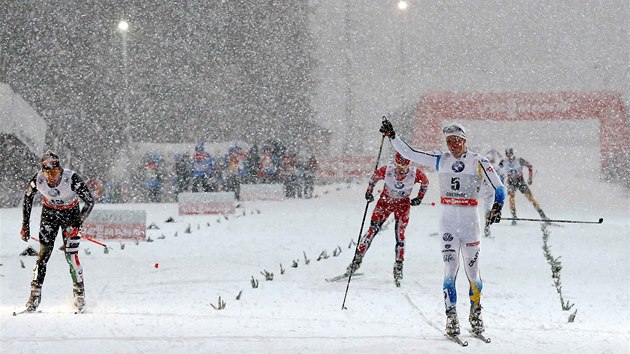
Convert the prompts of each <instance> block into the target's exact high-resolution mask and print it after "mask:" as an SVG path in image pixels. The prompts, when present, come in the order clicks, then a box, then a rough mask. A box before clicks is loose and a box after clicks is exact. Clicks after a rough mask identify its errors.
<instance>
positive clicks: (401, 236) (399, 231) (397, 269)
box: [394, 200, 411, 286]
mask: <svg viewBox="0 0 630 354" xmlns="http://www.w3.org/2000/svg"><path fill="white" fill-rule="evenodd" d="M410 208H411V206H410V204H409V202H408V201H407V200H403V202H402V203H401V204H400V205H398V206H397V207H396V209H395V210H394V219H395V220H396V226H395V228H394V233H395V235H396V247H395V262H394V282H395V283H396V286H400V280H402V278H403V261H404V260H405V230H406V229H407V224H408V223H409V210H410Z"/></svg>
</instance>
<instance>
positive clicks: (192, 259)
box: [0, 142, 630, 354]
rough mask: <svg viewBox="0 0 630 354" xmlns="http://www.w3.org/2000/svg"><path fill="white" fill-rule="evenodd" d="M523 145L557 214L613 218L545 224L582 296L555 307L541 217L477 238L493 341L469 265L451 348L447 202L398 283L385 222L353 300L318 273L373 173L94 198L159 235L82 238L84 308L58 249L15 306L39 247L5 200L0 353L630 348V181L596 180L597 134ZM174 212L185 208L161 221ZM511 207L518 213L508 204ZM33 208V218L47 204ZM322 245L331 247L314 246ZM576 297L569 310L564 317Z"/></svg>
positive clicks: (340, 264) (329, 265)
mask: <svg viewBox="0 0 630 354" xmlns="http://www.w3.org/2000/svg"><path fill="white" fill-rule="evenodd" d="M500 143H501V144H503V142H500ZM484 148H485V147H480V150H482V149H484ZM517 149H518V147H517ZM554 149H559V150H554V151H556V153H557V152H558V151H562V152H564V150H562V149H566V147H563V146H554ZM520 150H521V151H524V154H523V156H524V157H526V158H528V159H529V160H530V161H531V162H532V163H533V164H534V165H535V167H536V169H537V171H538V172H537V174H536V176H535V177H534V185H533V186H532V188H533V191H534V195H535V196H536V197H537V199H538V201H539V202H540V203H541V206H542V207H543V208H544V210H545V211H546V213H547V215H548V216H550V217H551V218H555V219H578V220H597V219H598V218H599V217H603V218H604V223H603V224H601V225H576V224H563V226H561V227H560V226H550V227H549V228H548V231H549V232H550V237H549V245H550V247H551V248H550V252H551V254H552V255H553V256H554V257H560V261H561V264H562V270H561V284H562V294H563V297H564V300H565V301H567V302H568V303H569V304H572V305H574V306H573V308H572V309H571V310H570V311H563V310H562V307H561V302H560V297H559V294H558V292H557V291H556V288H555V287H554V286H553V279H552V278H551V274H552V272H551V267H550V265H549V264H548V263H547V260H546V258H545V256H544V255H543V250H542V246H543V241H542V232H541V229H540V225H538V224H537V223H527V222H521V223H520V224H518V225H517V226H510V225H509V223H508V222H502V223H500V224H498V225H496V226H495V227H493V238H484V239H483V240H482V243H483V244H482V254H481V259H480V262H481V271H482V276H483V279H484V297H483V299H482V304H483V306H484V317H485V322H486V328H487V334H488V336H490V337H492V343H490V344H486V343H483V342H481V341H479V340H476V339H474V338H472V337H470V336H469V335H468V333H467V330H468V328H469V327H468V326H469V325H468V322H467V320H466V318H465V314H466V313H467V311H468V298H467V293H468V289H467V284H466V279H465V275H464V274H463V272H460V276H459V281H458V293H459V305H458V310H459V316H460V321H461V323H462V332H463V335H462V337H463V338H464V339H466V340H468V342H469V343H470V344H469V346H468V347H467V348H461V347H458V346H457V345H456V344H455V343H452V342H450V341H448V340H447V339H445V337H444V336H443V334H442V333H443V329H444V324H445V315H444V305H443V300H442V259H441V253H440V248H439V247H440V242H439V241H440V240H439V238H438V237H437V231H438V230H437V225H438V223H437V220H438V218H437V215H438V213H439V207H431V206H418V207H414V208H413V209H412V215H411V222H410V225H409V227H408V230H407V253H406V254H407V255H406V261H405V269H404V280H403V284H402V286H401V287H400V288H396V287H395V286H394V284H393V277H392V266H393V262H394V237H393V230H392V228H391V227H389V228H386V229H385V230H383V231H382V232H381V233H380V234H379V235H378V236H377V238H376V239H375V241H374V242H373V244H372V247H371V248H370V250H369V252H368V254H367V256H366V258H365V260H364V262H363V266H362V268H361V271H362V272H364V273H365V275H364V276H360V277H355V278H353V279H352V281H351V283H350V288H349V291H348V296H347V301H346V306H347V310H341V304H342V301H343V298H344V292H345V290H346V281H340V282H336V283H328V282H326V281H325V280H324V278H326V277H330V276H334V275H337V274H340V273H342V272H343V271H344V270H345V268H346V266H347V265H348V263H349V262H350V261H351V259H352V255H353V251H354V248H349V247H348V246H349V244H350V242H351V241H352V240H355V241H356V239H357V236H358V232H359V227H360V224H361V217H362V214H363V210H364V207H365V200H364V199H363V194H364V191H365V182H366V181H367V179H366V180H364V181H360V182H359V183H356V184H340V185H331V186H321V187H318V188H317V189H316V194H317V195H318V198H315V199H310V200H302V199H298V200H295V199H293V200H286V201H282V202H246V203H242V206H241V207H239V208H237V214H236V215H234V216H229V217H228V218H227V219H226V218H223V217H220V216H193V217H180V216H178V215H177V206H176V205H175V204H163V205H157V204H142V205H99V206H97V207H99V208H118V209H145V210H146V211H147V215H148V220H147V223H148V224H151V223H155V224H156V225H157V226H158V227H159V229H158V230H148V234H149V235H150V238H151V239H152V240H154V242H142V243H140V244H138V245H136V244H134V243H133V242H127V243H126V244H125V248H124V249H121V247H120V244H119V243H118V242H111V241H110V242H108V244H109V246H110V247H111V248H112V250H111V251H110V252H109V253H108V254H105V253H104V252H103V249H102V248H101V247H100V246H98V245H95V244H92V243H90V242H88V241H83V242H82V244H81V248H82V250H81V253H80V257H81V262H82V264H83V266H84V271H85V279H86V293H87V294H86V296H87V303H88V305H87V306H88V313H86V314H83V315H74V314H72V309H71V305H70V303H71V296H72V291H71V281H70V276H69V275H68V267H67V264H66V263H65V260H64V258H63V254H62V252H61V251H55V252H54V253H53V255H52V257H51V260H50V262H49V265H48V274H47V278H46V282H45V284H44V287H43V296H42V304H41V305H40V308H39V309H40V310H41V313H36V314H29V315H19V316H17V317H13V316H12V315H11V313H12V312H13V311H15V310H18V309H21V308H23V306H24V303H25V302H26V299H27V297H28V292H29V282H30V279H31V276H32V268H33V264H34V261H35V257H19V256H18V254H19V253H20V252H21V251H22V250H24V249H25V248H26V246H27V244H25V243H24V242H22V241H21V240H20V239H19V234H18V231H19V226H20V220H21V211H20V210H19V209H3V210H1V211H0V213H1V217H0V222H1V226H2V227H1V228H0V242H1V244H0V263H2V265H1V266H0V290H1V298H0V321H1V323H0V333H1V338H0V352H2V353H40V354H44V353H64V354H71V353H97V352H98V353H341V352H345V353H454V352H460V353H466V352H475V353H536V352H538V353H569V352H573V353H629V352H630V344H629V343H630V291H629V290H630V256H629V254H630V252H629V251H630V247H629V244H630V241H629V240H630V224H629V217H628V215H629V214H628V210H629V205H630V198H629V196H628V193H627V192H624V191H623V190H622V189H620V188H618V187H616V186H613V185H608V184H605V183H602V182H599V181H597V177H596V176H597V161H598V159H597V153H598V152H597V150H596V149H592V148H591V149H588V147H585V148H584V149H582V151H583V152H582V153H583V154H584V155H585V157H584V158H583V159H586V161H590V162H589V163H587V164H586V166H585V165H581V164H577V165H576V164H572V163H564V162H563V161H566V159H555V158H552V157H551V155H547V153H546V150H544V149H538V150H534V151H532V152H530V151H527V148H526V147H522V148H521V149H520ZM584 151H587V152H588V153H584ZM534 153H536V154H534ZM545 156H549V158H546V159H545V158H544V157H545ZM565 156H567V155H565ZM384 159H385V158H384ZM384 159H383V160H384ZM569 162H571V161H569ZM558 171H561V172H562V174H561V176H563V177H564V178H560V174H558ZM428 176H429V179H430V181H431V183H432V185H431V186H430V191H429V193H428V196H427V198H426V200H427V201H437V198H436V196H437V179H436V178H435V175H434V174H432V173H429V175H428ZM517 201H518V204H517V205H518V210H519V216H520V217H535V216H536V214H535V211H534V209H533V208H532V207H531V205H528V204H527V201H526V200H525V199H524V198H523V197H522V195H518V196H517ZM370 211H371V208H370ZM169 216H173V217H174V218H175V220H176V222H175V223H166V222H165V221H166V219H167V218H168V217H169ZM504 216H509V211H508V208H507V205H506V208H505V209H504ZM31 221H32V222H31V230H33V231H32V232H33V233H34V232H35V231H34V230H36V228H37V225H38V223H39V210H35V211H34V212H33V217H32V220H31ZM189 225H190V231H191V232H190V233H186V229H187V228H188V227H189ZM60 239H61V238H60V237H59V238H58V240H57V245H60V244H61V243H60ZM29 244H30V245H31V246H33V247H35V248H36V249H37V247H38V245H37V244H36V243H35V242H33V241H31V242H29ZM335 250H337V251H335ZM339 250H341V254H339V255H338V256H333V254H337V252H338V251H339ZM87 251H89V252H90V254H89V255H88V254H86V252H87ZM324 251H325V252H326V254H327V256H328V258H323V257H322V259H321V260H318V257H319V256H320V255H321V254H322V252H324ZM305 255H306V257H307V258H308V259H309V261H310V262H309V263H308V264H305ZM22 262H23V264H24V267H22V266H21V263H22ZM293 262H296V263H297V267H293ZM281 266H282V268H283V269H284V270H285V272H284V274H281V271H280V270H281ZM265 271H268V272H273V274H274V277H273V280H272V281H265V278H264V276H263V275H262V274H261V272H265ZM252 277H253V278H254V279H255V281H257V282H258V287H257V288H253V287H252ZM241 291H242V293H241ZM239 293H240V294H241V295H240V299H239V300H237V299H236V297H237V295H239ZM219 296H220V297H221V299H222V300H223V301H225V309H223V310H215V309H214V308H213V307H212V306H211V304H213V305H214V306H217V305H218V298H219ZM575 309H577V315H576V317H575V321H574V322H571V323H569V322H568V318H569V315H570V313H573V312H574V310H575Z"/></svg>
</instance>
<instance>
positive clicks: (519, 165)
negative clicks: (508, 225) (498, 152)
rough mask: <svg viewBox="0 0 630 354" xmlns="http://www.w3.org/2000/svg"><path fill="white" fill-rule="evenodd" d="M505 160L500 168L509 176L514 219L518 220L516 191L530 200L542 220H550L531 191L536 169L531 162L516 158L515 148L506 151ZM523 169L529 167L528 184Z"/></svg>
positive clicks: (510, 199)
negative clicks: (530, 187)
mask: <svg viewBox="0 0 630 354" xmlns="http://www.w3.org/2000/svg"><path fill="white" fill-rule="evenodd" d="M505 157H506V158H505V159H503V160H501V162H499V167H501V168H502V169H504V170H505V173H506V174H507V192H508V199H509V201H510V211H511V212H512V217H513V218H516V202H515V195H516V190H517V189H518V190H519V192H521V193H523V195H524V196H525V198H527V200H529V201H530V202H531V203H532V205H533V206H534V208H535V209H536V211H537V212H538V214H539V215H540V217H541V218H543V219H545V220H548V218H547V215H545V213H544V212H543V210H542V209H541V208H540V205H539V204H538V202H537V201H536V198H534V195H533V194H532V191H531V190H530V189H529V186H530V185H531V184H532V179H533V177H534V168H533V167H532V164H531V163H529V161H527V160H525V159H524V158H522V157H519V158H516V156H515V152H514V149H513V148H507V149H505ZM523 167H527V170H528V171H529V176H528V177H529V178H527V183H525V177H524V174H523ZM512 225H516V220H512Z"/></svg>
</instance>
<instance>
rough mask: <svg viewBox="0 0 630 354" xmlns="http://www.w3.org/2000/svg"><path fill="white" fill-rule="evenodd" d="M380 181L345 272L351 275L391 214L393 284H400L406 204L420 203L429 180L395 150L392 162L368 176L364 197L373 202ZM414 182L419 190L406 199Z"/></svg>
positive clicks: (407, 205)
mask: <svg viewBox="0 0 630 354" xmlns="http://www.w3.org/2000/svg"><path fill="white" fill-rule="evenodd" d="M380 180H384V181H385V185H384V186H383V192H382V193H381V195H380V198H379V199H378V202H376V207H374V211H373V212H372V219H371V222H370V228H369V229H368V231H367V233H366V234H365V235H363V237H361V240H360V242H359V246H358V248H357V252H356V255H355V257H354V260H353V261H352V263H351V264H350V265H349V266H348V270H347V274H354V272H356V271H357V269H359V267H360V266H361V262H362V261H363V257H364V256H365V253H366V252H367V250H368V249H369V248H370V244H371V243H372V240H373V239H374V237H375V236H376V234H377V233H378V232H379V231H380V229H381V227H382V226H383V223H384V222H385V220H387V218H388V217H389V215H390V214H392V213H394V220H395V227H394V233H395V235H396V248H395V251H396V255H395V257H396V261H395V262H394V282H395V283H396V286H400V280H401V279H402V278H403V261H404V259H405V229H406V228H407V224H408V223H409V211H410V209H411V208H410V207H411V206H412V205H413V206H416V205H420V203H421V202H422V198H424V194H425V193H426V191H427V188H428V186H429V180H428V179H427V176H426V175H425V174H424V173H423V172H422V171H421V170H420V169H418V168H416V167H413V166H409V160H407V159H405V158H404V157H402V156H401V155H400V154H398V153H396V155H395V157H394V159H393V161H392V162H390V163H389V164H388V165H387V166H382V167H380V168H379V169H378V170H376V172H375V173H374V174H373V175H372V178H371V179H370V182H369V185H368V189H367V191H366V192H365V199H366V200H367V201H368V202H372V201H374V196H373V195H372V192H373V190H374V186H375V185H376V183H377V182H378V181H380ZM416 183H420V190H419V191H418V195H417V196H416V197H415V198H413V199H410V196H411V192H412V189H413V187H414V185H415V184H416Z"/></svg>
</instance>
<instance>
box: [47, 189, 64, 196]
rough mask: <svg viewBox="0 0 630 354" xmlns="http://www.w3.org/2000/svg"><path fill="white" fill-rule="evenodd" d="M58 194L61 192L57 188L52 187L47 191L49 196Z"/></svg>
mask: <svg viewBox="0 0 630 354" xmlns="http://www.w3.org/2000/svg"><path fill="white" fill-rule="evenodd" d="M59 194H61V192H60V191H59V189H57V188H53V189H51V190H49V191H48V195H49V196H51V197H57V196H59Z"/></svg>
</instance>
